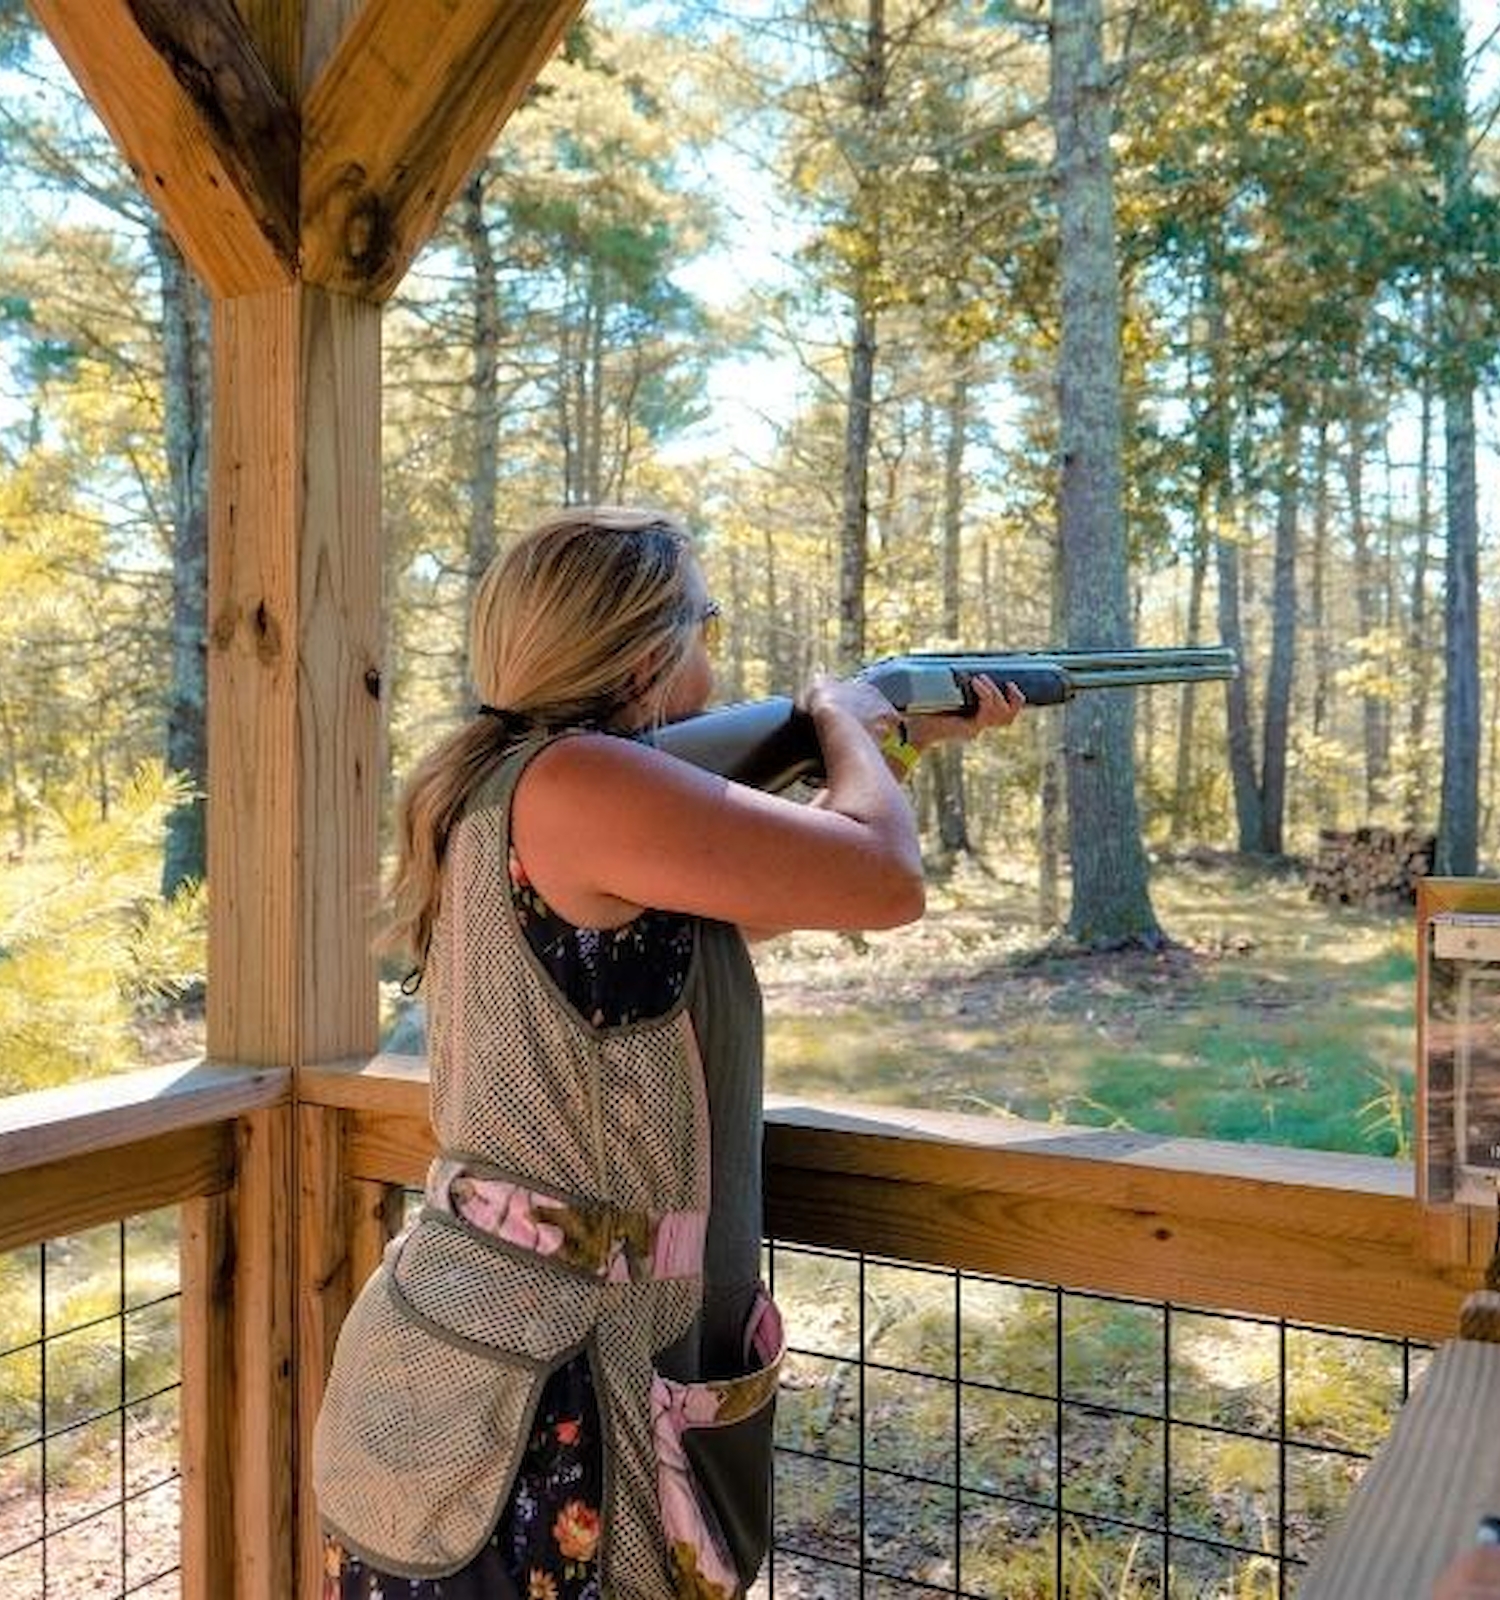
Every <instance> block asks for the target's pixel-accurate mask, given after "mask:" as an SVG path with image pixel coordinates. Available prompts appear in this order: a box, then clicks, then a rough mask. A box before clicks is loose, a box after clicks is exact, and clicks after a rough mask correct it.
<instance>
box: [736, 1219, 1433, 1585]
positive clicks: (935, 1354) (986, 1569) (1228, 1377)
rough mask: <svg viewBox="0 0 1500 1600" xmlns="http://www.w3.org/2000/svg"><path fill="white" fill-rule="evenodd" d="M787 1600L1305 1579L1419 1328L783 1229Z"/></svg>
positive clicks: (776, 1575) (782, 1481)
mask: <svg viewBox="0 0 1500 1600" xmlns="http://www.w3.org/2000/svg"><path fill="white" fill-rule="evenodd" d="M766 1270H767V1276H768V1277H769V1278H770V1280H771V1282H772V1286H773V1288H774V1291H775V1293H776V1296H777V1298H778V1300H779V1301H780V1302H781V1304H782V1308H783V1310H784V1312H785V1313H786V1316H787V1321H788V1325H789V1328H790V1330H791V1335H792V1341H793V1346H792V1350H791V1353H790V1355H789V1359H788V1363H787V1369H786V1373H785V1376H784V1379H783V1383H782V1393H781V1399H780V1408H779V1417H778V1430H777V1467H776V1538H775V1546H774V1550H773V1554H772V1558H771V1561H770V1563H769V1564H768V1569H767V1571H766V1573H765V1574H764V1576H763V1578H762V1580H761V1589H762V1592H763V1593H764V1594H767V1595H773V1596H775V1597H777V1600H803V1597H817V1600H825V1597H826V1600H845V1597H849V1600H854V1597H859V1600H863V1597H865V1596H871V1597H876V1596H890V1595H895V1594H898V1593H899V1594H902V1595H907V1596H917V1595H924V1594H925V1595H955V1596H976V1597H978V1596H989V1597H996V1600H1061V1597H1066V1600H1094V1597H1098V1600H1103V1597H1106V1596H1108V1597H1110V1600H1136V1597H1146V1596H1163V1597H1171V1600H1186V1597H1189V1596H1192V1597H1224V1600H1249V1597H1266V1600H1273V1597H1274V1600H1283V1597H1285V1596H1290V1595H1293V1594H1295V1592H1296V1586H1297V1580H1298V1577H1299V1576H1300V1574H1301V1572H1302V1570H1303V1569H1304V1567H1305V1565H1306V1563H1307V1561H1308V1559H1309V1558H1310V1555H1311V1553H1312V1552H1313V1551H1314V1550H1315V1549H1316V1547H1317V1545H1318V1543H1319V1542H1320V1540H1321V1538H1322V1536H1323V1534H1324V1531H1325V1530H1326V1529H1327V1527H1328V1525H1329V1524H1330V1522H1331V1521H1332V1520H1333V1518H1334V1517H1336V1516H1337V1514H1338V1512H1339V1511H1340V1509H1341V1508H1342V1507H1343V1505H1344V1504H1345V1502H1346V1501H1347V1499H1348V1496H1349V1494H1350V1493H1351V1492H1352V1490H1353V1487H1354V1485H1355V1483H1356V1482H1357V1480H1358V1478H1359V1475H1360V1473H1361V1472H1362V1470H1363V1468H1364V1466H1365V1464H1366V1462H1367V1461H1368V1460H1369V1458H1370V1456H1371V1455H1372V1453H1373V1452H1374V1450H1375V1449H1376V1448H1377V1447H1378V1446H1379V1444H1380V1443H1381V1441H1382V1440H1383V1439H1384V1438H1385V1436H1386V1434H1387V1433H1388V1432H1389V1429H1390V1427H1391V1424H1392V1422H1393V1421H1394V1418H1395V1414H1396V1411H1397V1410H1398V1409H1399V1407H1400V1405H1401V1404H1402V1402H1403V1401H1404V1400H1405V1398H1406V1396H1407V1394H1408V1393H1409V1391H1410V1387H1411V1384H1412V1382H1413V1380H1414V1378H1415V1377H1416V1375H1417V1373H1418V1372H1419V1371H1420V1368H1421V1366H1422V1364H1423V1362H1424V1361H1425V1359H1426V1351H1425V1348H1424V1347H1419V1346H1416V1345H1414V1344H1412V1343H1411V1342H1409V1341H1402V1340H1392V1339H1385V1338H1377V1337H1371V1336H1367V1335H1362V1334H1357V1333H1347V1332H1340V1331H1336V1330H1329V1329H1323V1328H1316V1327H1310V1326H1303V1325H1299V1324H1295V1323H1291V1322H1285V1321H1272V1320H1266V1319H1261V1318H1254V1317H1242V1316H1230V1315H1225V1314H1222V1313H1215V1312H1211V1311H1201V1310H1196V1309H1190V1308H1186V1307H1178V1306H1173V1305H1167V1304H1162V1303H1160V1302H1152V1301H1138V1300H1131V1299H1127V1298H1123V1297H1119V1296H1110V1295H1098V1294H1081V1293H1076V1292H1072V1291H1069V1290H1065V1289H1062V1288H1060V1287H1058V1286H1055V1285H1045V1284H1036V1283H1023V1282H1015V1281H1010V1280H1003V1279H997V1278H991V1277H985V1276H982V1275H978V1274H969V1273H962V1272H956V1271H953V1270H950V1269H945V1268H937V1267H922V1266H912V1265H909V1264H905V1263H898V1262H894V1261H887V1260H882V1259H879V1258H875V1257H866V1256H863V1255H851V1254H846V1253H843V1252H836V1251H828V1250H816V1249H810V1248H806V1247H802V1246H788V1245H784V1244H777V1243H774V1242H773V1243H771V1244H769V1245H768V1247H767V1251H766Z"/></svg>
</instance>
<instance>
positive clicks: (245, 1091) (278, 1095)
mask: <svg viewBox="0 0 1500 1600" xmlns="http://www.w3.org/2000/svg"><path fill="white" fill-rule="evenodd" d="M290 1093H291V1075H290V1074H289V1073H287V1072H283V1071H278V1070H276V1069H274V1068H259V1069H254V1068H246V1067H239V1066H232V1065H228V1064H226V1063H224V1062H213V1061H183V1062H179V1063H177V1064H175V1065H173V1066H164V1067H147V1068H144V1069H143V1070H142V1071H140V1072H124V1073H121V1074H120V1075H119V1076H117V1077H113V1078H96V1079H92V1080H90V1081H89V1082H86V1083H72V1084H64V1085H63V1086H62V1087H61V1088H57V1089H39V1090H37V1091H35V1092H34V1093H32V1094H18V1095H11V1096H9V1097H8V1098H6V1099H3V1100H0V1174H4V1173H11V1172H25V1171H27V1170H28V1169H30V1168H33V1167H39V1166H44V1165H47V1164H49V1163H52V1162H59V1161H64V1160H66V1159H68V1158H69V1157H73V1156H98V1155H100V1154H102V1153H103V1152H104V1151H106V1150H117V1149H119V1148H120V1147H121V1146H124V1145H131V1144H139V1143H140V1142H142V1141H143V1140H146V1139H153V1138H157V1137H159V1136H161V1135H162V1134H166V1133H172V1132H174V1131H176V1130H178V1129H185V1128H203V1127H207V1126H209V1125H210V1124H213V1123H216V1122H230V1121H232V1120H233V1119H234V1118H235V1117H237V1116H240V1115H242V1114H243V1113H244V1112H247V1111H256V1110H260V1109H263V1108H264V1107H266V1106H272V1105H277V1104H280V1103H281V1102H284V1101H285V1100H287V1098H288V1097H289V1095H290Z"/></svg>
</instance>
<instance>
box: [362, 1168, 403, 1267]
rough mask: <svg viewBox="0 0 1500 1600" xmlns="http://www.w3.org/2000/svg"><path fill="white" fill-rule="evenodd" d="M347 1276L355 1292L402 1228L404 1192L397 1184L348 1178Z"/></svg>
mask: <svg viewBox="0 0 1500 1600" xmlns="http://www.w3.org/2000/svg"><path fill="white" fill-rule="evenodd" d="M348 1193H349V1277H350V1281H351V1282H352V1283H353V1285H354V1290H355V1292H356V1293H358V1292H359V1290H360V1288H361V1287H362V1286H363V1285H364V1282H365V1280H366V1279H367V1278H368V1277H369V1276H370V1274H371V1273H372V1272H374V1270H375V1269H376V1267H378V1266H379V1265H380V1258H381V1257H382V1256H383V1255H384V1254H385V1247H386V1246H387V1245H388V1244H389V1243H390V1242H391V1240H392V1239H394V1238H395V1237H396V1235H397V1234H398V1233H399V1232H400V1231H401V1219H402V1214H403V1212H404V1211H405V1208H406V1192H405V1190H404V1189H403V1188H402V1187H401V1185H400V1184H397V1183H371V1182H366V1181H364V1180H362V1179H350V1181H349V1185H348Z"/></svg>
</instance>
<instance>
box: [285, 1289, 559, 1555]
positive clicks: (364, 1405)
mask: <svg viewBox="0 0 1500 1600" xmlns="http://www.w3.org/2000/svg"><path fill="white" fill-rule="evenodd" d="M389 1271H390V1269H389V1265H387V1266H386V1267H383V1268H382V1269H381V1270H380V1271H378V1272H376V1273H375V1275H374V1276H373V1277H372V1278H371V1279H370V1280H369V1282H368V1283H367V1284H366V1285H365V1287H364V1289H363V1290H362V1291H361V1292H360V1294H359V1296H358V1298H357V1299H356V1300H355V1302H354V1305H353V1306H352V1307H351V1309H350V1311H349V1315H348V1316H347V1317H346V1318H345V1319H344V1325H343V1327H342V1328H341V1329H340V1331H339V1338H338V1345H337V1348H336V1350H335V1353H334V1360H333V1369H332V1371H331V1372H330V1374H329V1379H328V1385H327V1387H326V1389H325V1391H324V1395H323V1404H322V1407H321V1409H320V1410H319V1413H318V1420H317V1425H316V1428H315V1430H314V1435H313V1487H314V1490H315V1492H316V1494H317V1497H318V1503H319V1510H320V1512H321V1514H322V1517H323V1520H324V1523H325V1526H326V1527H327V1528H328V1529H329V1530H330V1531H331V1532H332V1533H334V1534H335V1535H336V1536H337V1537H338V1538H339V1539H340V1540H341V1541H342V1542H343V1543H345V1544H346V1545H348V1547H349V1548H350V1549H352V1550H354V1551H355V1552H356V1553H357V1554H359V1555H362V1556H363V1557H364V1558H365V1559H367V1560H369V1561H372V1562H373V1563H374V1564H375V1565H376V1566H379V1567H380V1568H382V1569H383V1570H385V1571H387V1572H391V1573H401V1574H405V1575H407V1576H410V1577H419V1576H429V1575H440V1574H443V1573H448V1572H453V1571H456V1570H457V1569H458V1568H460V1567H462V1566H463V1565H464V1564H465V1562H467V1561H469V1560H470V1559H472V1557H473V1556H474V1555H475V1553H476V1552H477V1551H478V1550H479V1548H480V1547H481V1546H482V1545H483V1544H484V1541H485V1540H486V1539H487V1538H488V1537H489V1533H490V1529H491V1528H492V1527H493V1526H494V1523H495V1518H496V1516H497V1515H498V1514H499V1511H500V1508H501V1506H502V1505H503V1504H504V1502H505V1496H506V1493H507V1491H508V1489H509V1487H510V1483H511V1479H512V1477H513V1476H514V1473H515V1469H516V1464H517V1461H518V1459H519V1456H520V1451H521V1446H522V1444H523V1443H524V1441H525V1437H526V1427H527V1421H528V1419H529V1417H530V1415H531V1410H532V1407H533V1405H534V1404H535V1397H536V1395H537V1393H538V1392H539V1390H540V1388H541V1385H542V1383H543V1382H544V1381H545V1372H544V1370H542V1369H539V1368H537V1367H535V1366H533V1365H532V1364H531V1363H529V1362H524V1361H522V1362H516V1361H514V1360H511V1361H507V1360H506V1359H505V1357H504V1356H503V1355H501V1354H500V1353H499V1352H494V1353H486V1352H481V1351H479V1350H477V1349H476V1348H475V1347H473V1346H472V1345H469V1344H465V1343H460V1342H458V1341H455V1340H453V1339H451V1338H444V1337H442V1336H441V1335H439V1334H435V1333H433V1332H432V1331H431V1330H430V1329H428V1328H427V1327H425V1326H423V1325H422V1323H420V1322H418V1321H415V1320H413V1318H412V1317H411V1316H410V1315H409V1314H408V1312H407V1311H406V1309H405V1307H404V1306H403V1305H402V1304H401V1303H400V1301H399V1299H398V1295H397V1293H396V1291H395V1289H394V1286H393V1284H392V1282H391V1280H390V1276H389Z"/></svg>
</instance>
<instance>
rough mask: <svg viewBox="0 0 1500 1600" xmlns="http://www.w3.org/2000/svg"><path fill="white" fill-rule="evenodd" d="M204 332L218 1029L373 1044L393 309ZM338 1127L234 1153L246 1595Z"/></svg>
mask: <svg viewBox="0 0 1500 1600" xmlns="http://www.w3.org/2000/svg"><path fill="white" fill-rule="evenodd" d="M214 340H215V343H214V356H215V369H214V376H215V414H214V461H213V501H212V509H211V518H210V527H211V534H210V537H211V556H210V563H209V590H210V601H209V790H210V794H211V796H212V798H211V800H210V804H209V817H208V826H209V839H208V862H209V867H208V871H209V882H210V884H211V885H212V890H211V893H210V896H209V905H210V911H209V966H210V971H211V972H212V973H213V974H215V975H216V981H213V982H211V983H210V984H209V991H208V1045H209V1051H210V1053H211V1054H212V1055H214V1056H216V1057H222V1058H224V1059H230V1060H237V1061H249V1062H265V1063H277V1064H282V1065H286V1066H290V1067H292V1068H293V1069H294V1071H295V1069H297V1068H300V1067H301V1066H302V1065H303V1064H304V1063H306V1062H308V1061H315V1060H320V1059H331V1058H339V1057H344V1056H349V1055H360V1054H368V1053H370V1052H372V1051H373V1050H374V1048H375V1043H376V999H375V995H376V973H375V966H374V959H373V956H372V954H371V948H370V935H371V931H372V927H373V912H374V909H375V894H376V890H377V887H378V886H377V860H376V849H377V838H376V830H377V822H378V814H377V807H378V799H379V788H380V773H381V752H380V735H381V714H380V713H381V707H380V693H381V679H380V653H379V643H380V613H379V593H380V570H379V562H380V541H379V472H380V460H379V436H380V433H379V412H380V383H379V373H380V311H379V308H378V307H377V306H375V305H373V304H370V303H367V302H363V301H358V300H352V299H349V298H347V297H345V296H342V295H337V294H333V293H331V292H329V291H327V290H325V289H320V288H316V287H312V286H308V285H302V284H298V285H294V286H292V287H290V288H288V289H282V290H275V291H271V292H268V293H265V294H258V295H243V296H239V297H236V298H233V299H226V300H221V301H219V302H218V303H217V304H216V306H215V308H214ZM309 1115H311V1116H313V1117H314V1118H317V1117H320V1116H322V1113H319V1112H313V1113H309ZM339 1148H340V1144H339V1137H338V1129H337V1123H336V1119H335V1120H334V1121H333V1123H332V1124H331V1125H330V1126H329V1127H327V1128H324V1127H322V1126H314V1125H309V1124H308V1123H307V1122H306V1121H305V1120H303V1121H300V1122H298V1123H294V1121H293V1118H292V1115H291V1113H290V1112H289V1111H284V1112H282V1113H280V1114H279V1120H277V1121H275V1122H274V1123H273V1122H272V1120H271V1118H270V1117H269V1116H268V1117H267V1118H265V1119H262V1120H261V1121H260V1123H259V1124H257V1125H252V1129H251V1142H250V1147H249V1153H250V1154H252V1155H253V1157H254V1159H253V1160H250V1161H248V1162H247V1163H246V1164H245V1166H244V1167H243V1168H242V1171H241V1175H240V1186H239V1190H238V1193H237V1198H236V1230H235V1231H236V1241H237V1250H236V1259H235V1288H236V1303H237V1324H238V1330H239V1331H238V1337H237V1348H238V1350H239V1352H240V1353H241V1357H242V1359H241V1361H240V1362H239V1363H237V1368H236V1378H237V1384H238V1396H237V1406H238V1412H239V1417H240V1420H241V1421H242V1423H243V1427H242V1429H241V1431H240V1433H239V1436H238V1448H237V1451H236V1458H235V1463H234V1473H235V1492H236V1501H237V1504H238V1507H239V1515H238V1517H237V1519H236V1532H237V1537H236V1541H235V1565H236V1570H235V1587H234V1589H233V1590H232V1591H231V1592H232V1593H233V1594H234V1595H235V1596H236V1600H287V1597H288V1596H290V1595H292V1594H294V1593H297V1592H298V1590H297V1588H296V1584H295V1580H294V1572H293V1567H294V1564H295V1565H299V1566H300V1567H301V1576H302V1579H303V1582H304V1584H306V1583H308V1582H311V1581H313V1577H314V1571H313V1568H312V1567H311V1565H310V1564H311V1563H312V1561H313V1555H314V1541H315V1537H316V1518H315V1511H314V1507H313V1501H312V1495H311V1492H310V1489H309V1488H308V1485H307V1483H306V1457H307V1452H306V1450H305V1449H304V1448H301V1447H300V1446H302V1445H305V1442H306V1439H307V1436H308V1430H309V1429H310V1427H311V1422H312V1418H313V1416H314V1415H315V1414H316V1409H317V1404H318V1400H319V1398H320V1396H321V1393H322V1384H323V1378H324V1375H325V1373H326V1371H327V1366H328V1361H329V1358H330V1355H331V1350H332V1341H333V1337H334V1335H335V1333H336V1331H337V1327H338V1322H339V1319H340V1318H341V1316H342V1314H343V1309H344V1307H345V1306H346V1305H347V1303H348V1290H349V1285H348V1281H347V1273H346V1272H345V1271H344V1266H343V1263H344V1262H345V1261H346V1259H347V1254H348V1245H347V1238H346V1233H345V1228H344V1225H343V1220H342V1219H343V1215H344V1213H343V1209H342V1205H341V1203H340V1198H339V1197H340V1185H341V1181H342V1170H341V1168H342V1164H341V1161H340V1160H339ZM294 1195H295V1196H296V1197H297V1202H298V1205H297V1207H294V1206H293V1203H292V1198H293V1196H294ZM299 1209H300V1211H301V1213H302V1219H301V1221H300V1222H299V1220H298V1217H297V1211H298V1210H299ZM299 1256H300V1262H299ZM294 1272H295V1275H296V1281H297V1283H298V1284H299V1285H300V1289H299V1291H298V1294H297V1296H296V1300H297V1301H298V1302H299V1303H294V1295H293V1290H292V1282H293V1274H294ZM299 1326H300V1333H301V1338H300V1340H299V1339H298V1337H297V1335H298V1328H299ZM294 1348H295V1360H294V1359H293V1351H294ZM294 1440H295V1441H296V1442H297V1446H298V1447H296V1448H294ZM290 1461H297V1462H298V1463H299V1470H298V1472H297V1473H296V1475H295V1477H296V1481H295V1483H294V1477H293V1474H291V1473H289V1472H288V1471H287V1464H288V1462H290ZM294 1528H296V1529H297V1530H298V1533H297V1536H296V1537H295V1538H294V1536H293V1529H294ZM294 1548H297V1549H300V1551H301V1556H300V1560H299V1559H297V1558H294V1554H293V1552H294ZM302 1592H304V1593H308V1592H315V1591H309V1590H307V1589H306V1588H304V1589H303V1590H302Z"/></svg>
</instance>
